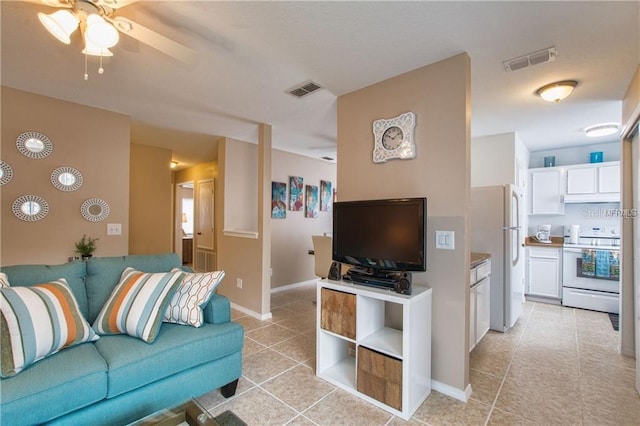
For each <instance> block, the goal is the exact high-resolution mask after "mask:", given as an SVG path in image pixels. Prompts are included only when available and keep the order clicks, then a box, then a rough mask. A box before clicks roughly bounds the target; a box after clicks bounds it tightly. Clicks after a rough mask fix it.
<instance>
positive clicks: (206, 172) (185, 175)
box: [173, 161, 218, 183]
mask: <svg viewBox="0 0 640 426" xmlns="http://www.w3.org/2000/svg"><path fill="white" fill-rule="evenodd" d="M217 177H218V162H217V161H212V162H210V163H202V164H198V165H196V166H193V167H189V168H188V169H184V170H179V171H177V172H174V173H173V181H174V182H175V183H185V182H195V181H198V180H202V179H211V178H214V179H216V178H217Z"/></svg>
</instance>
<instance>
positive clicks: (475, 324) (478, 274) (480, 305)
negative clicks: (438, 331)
mask: <svg viewBox="0 0 640 426" xmlns="http://www.w3.org/2000/svg"><path fill="white" fill-rule="evenodd" d="M490 274H491V261H490V260H487V261H485V262H482V263H480V264H479V265H476V266H475V267H474V268H472V269H471V275H470V282H469V284H470V285H471V289H470V290H469V351H471V350H472V349H473V348H474V347H475V346H476V345H477V344H478V342H480V340H482V338H483V337H484V335H485V334H487V331H489V325H490V322H491V293H490V291H491V281H490V280H491V279H490V277H489V275H490Z"/></svg>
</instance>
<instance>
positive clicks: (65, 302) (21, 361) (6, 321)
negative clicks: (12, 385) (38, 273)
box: [0, 278, 99, 377]
mask: <svg viewBox="0 0 640 426" xmlns="http://www.w3.org/2000/svg"><path fill="white" fill-rule="evenodd" d="M0 292H1V294H2V297H1V298H0V313H1V315H0V348H2V351H1V352H2V355H1V362H2V367H1V368H2V377H11V376H15V375H16V374H18V373H19V372H20V371H22V370H24V369H25V368H27V367H28V366H30V365H31V364H33V363H34V362H36V361H39V360H41V359H43V358H45V357H47V356H49V355H52V354H54V353H56V352H58V351H59V350H61V349H63V348H67V347H70V346H74V345H78V344H80V343H83V342H89V341H93V340H97V339H98V337H99V336H98V335H96V333H95V332H94V331H93V329H92V328H91V326H90V325H89V323H88V322H87V320H85V319H84V317H83V316H82V313H81V312H80V308H79V307H78V302H77V301H76V298H75V297H74V296H73V293H72V292H71V289H70V288H69V285H68V284H67V281H66V280H65V279H64V278H61V279H59V280H56V281H53V282H50V283H43V284H37V285H34V286H30V287H3V288H1V289H0Z"/></svg>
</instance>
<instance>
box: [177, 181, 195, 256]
mask: <svg viewBox="0 0 640 426" xmlns="http://www.w3.org/2000/svg"><path fill="white" fill-rule="evenodd" d="M194 209H195V200H194V183H193V182H184V183H180V184H177V185H176V212H175V213H176V214H175V217H176V223H175V232H174V235H175V239H174V251H175V252H176V253H178V254H179V255H180V257H181V259H182V264H183V265H187V266H189V267H193V255H194V250H193V231H194V224H195V217H194Z"/></svg>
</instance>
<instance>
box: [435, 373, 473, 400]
mask: <svg viewBox="0 0 640 426" xmlns="http://www.w3.org/2000/svg"><path fill="white" fill-rule="evenodd" d="M431 389H433V390H434V391H438V392H440V393H443V394H445V395H447V396H450V397H452V398H455V399H457V400H458V401H462V402H467V401H469V398H471V393H472V392H473V391H472V390H471V383H469V384H468V385H467V388H466V389H465V390H462V389H458V388H454V387H453V386H449V385H446V384H444V383H442V382H439V381H437V380H433V379H432V380H431Z"/></svg>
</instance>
